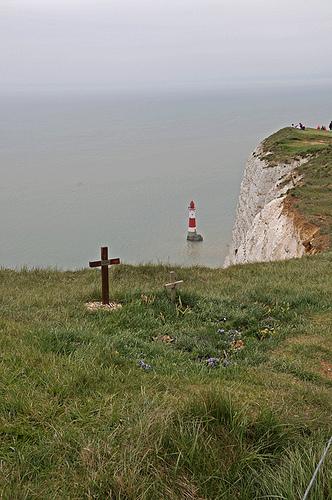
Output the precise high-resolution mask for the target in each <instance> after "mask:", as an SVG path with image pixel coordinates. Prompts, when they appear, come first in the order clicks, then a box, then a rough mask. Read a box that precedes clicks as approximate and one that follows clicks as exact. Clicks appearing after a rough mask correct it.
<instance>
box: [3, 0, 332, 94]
mask: <svg viewBox="0 0 332 500" xmlns="http://www.w3.org/2000/svg"><path fill="white" fill-rule="evenodd" d="M0 2H1V3H0V88H1V89H16V88H18V89H23V88H46V89H50V88H68V89H72V88H80V89H94V88H109V89H119V88H126V89H127V88H128V89H130V88H132V89H137V88H161V87H162V88H178V87H184V88H185V87H198V88H199V87H218V86H222V85H225V84H229V83H230V82H234V81H235V82H236V83H245V82H255V81H264V82H275V81H281V82H283V81H284V82H290V81H293V82H298V81H302V82H307V81H322V80H328V81H330V80H331V81H332V65H331V60H332V40H331V38H332V32H331V31H332V30H331V25H332V1H331V0H316V1H315V2H311V1H309V0H167V1H166V0H0Z"/></svg>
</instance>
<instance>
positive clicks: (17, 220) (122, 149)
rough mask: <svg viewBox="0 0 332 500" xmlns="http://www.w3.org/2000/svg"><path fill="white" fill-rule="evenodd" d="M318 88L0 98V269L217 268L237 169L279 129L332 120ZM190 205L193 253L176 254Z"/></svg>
mask: <svg viewBox="0 0 332 500" xmlns="http://www.w3.org/2000/svg"><path fill="white" fill-rule="evenodd" d="M330 90H331V89H329V88H313V89H297V88H292V89H285V88H284V89H281V90H272V89H271V90H262V89H260V90H257V89H256V90H247V91H243V90H242V91H240V90H237V91H230V90H227V91H226V90H225V91H220V92H209V93H199V92H197V93H194V92H192V93H189V94H188V93H187V94H186V93H184V92H183V93H182V92H179V93H169V94H166V93H164V94H162V93H161V94H157V93H153V94H151V95H148V94H145V95H139V96H133V95H130V96H125V95H107V94H105V93H103V94H99V95H92V94H88V95H72V94H60V93H57V94H41V95H36V94H34V95H28V94H17V95H8V94H6V95H1V96H0V109H1V115H0V169H1V178H0V179H1V180H0V234H1V244H0V266H5V267H12V268H14V267H20V266H22V265H27V266H29V267H30V266H42V267H44V266H52V267H55V266H56V267H59V268H64V269H68V268H78V267H82V266H86V265H87V263H88V261H89V260H91V259H95V258H97V257H98V255H99V247H100V246H101V245H109V246H110V248H111V256H113V257H121V259H122V260H123V261H125V262H128V263H143V262H167V263H176V264H182V265H192V264H200V265H207V266H221V265H222V263H223V260H224V257H225V254H226V252H227V245H228V244H229V242H230V237H231V228H232V224H233V220H234V216H235V208H236V203H237V197H238V192H239V186H240V181H241V177H242V173H243V168H244V165H245V160H246V158H247V156H248V155H249V153H250V152H251V151H252V149H253V148H254V147H255V146H256V144H257V142H258V141H259V140H261V139H262V138H264V137H265V136H267V135H268V134H270V133H271V132H273V131H274V130H277V129H278V128H280V127H282V126H285V125H288V124H290V123H291V122H294V121H296V122H298V121H302V122H304V123H308V124H311V125H313V126H315V125H316V124H317V123H325V124H328V123H329V121H330V120H331V119H332V109H331V108H329V106H328V105H329V103H330V102H331V101H330V96H331V93H330ZM191 199H194V200H195V201H196V203H197V207H198V211H197V217H198V229H199V232H200V233H202V234H203V236H204V242H203V243H191V244H190V243H187V241H186V226H187V206H188V203H189V202H190V200H191Z"/></svg>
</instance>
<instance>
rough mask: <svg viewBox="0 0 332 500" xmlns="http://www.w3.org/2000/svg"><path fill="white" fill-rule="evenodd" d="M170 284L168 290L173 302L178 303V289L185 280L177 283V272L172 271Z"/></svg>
mask: <svg viewBox="0 0 332 500" xmlns="http://www.w3.org/2000/svg"><path fill="white" fill-rule="evenodd" d="M169 274H170V280H171V281H170V283H166V285H165V288H166V290H170V293H171V300H172V302H175V301H176V287H177V286H180V285H181V284H182V283H183V280H179V281H175V272H174V271H171V272H170V273H169Z"/></svg>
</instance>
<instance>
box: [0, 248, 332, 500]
mask: <svg viewBox="0 0 332 500" xmlns="http://www.w3.org/2000/svg"><path fill="white" fill-rule="evenodd" d="M169 271H170V268H169V267H166V266H162V265H159V266H148V265H146V266H137V267H134V266H128V265H122V266H117V267H116V268H114V269H113V270H112V272H111V292H112V299H113V300H115V301H116V302H118V303H121V304H122V308H121V309H118V310H116V311H113V312H109V311H103V310H99V311H94V312H90V311H88V310H87V308H86V306H85V304H86V302H88V301H90V300H94V299H100V271H98V270H80V271H76V272H61V271H56V270H25V269H23V270H21V271H17V272H15V271H11V270H4V269H3V270H1V271H0V318H1V319H0V330H1V336H0V340H1V353H0V354H1V356H0V370H1V371H0V381H1V382H0V383H1V398H0V431H1V441H0V484H1V498H4V499H7V498H8V499H30V498H31V499H33V498H43V499H44V498H45V499H48V498H52V499H54V498H59V499H60V498H61V499H63V498H68V499H69V498H70V499H79V498H90V499H93V498H94V499H104V498H112V499H161V498H167V499H236V498H239V499H256V498H257V499H259V498H265V499H266V498H268V499H272V498H279V499H287V500H289V499H298V498H301V495H303V493H304V491H305V489H306V487H307V485H308V483H309V481H310V478H311V476H312V474H313V471H314V469H315V466H316V464H317V462H318V460H319V458H320V455H321V453H322V451H323V449H324V446H325V444H326V442H327V440H328V438H329V436H330V435H331V427H332V426H331V414H332V411H331V410H332V335H331V334H332V306H331V296H332V253H329V252H328V253H325V254H321V255H318V256H314V257H310V258H309V257H308V258H303V259H295V260H290V261H287V262H274V263H266V264H254V265H245V266H235V267H231V268H228V269H225V270H223V269H208V268H199V267H194V268H177V269H175V271H176V274H177V278H179V279H183V280H184V284H183V286H182V288H181V291H180V294H179V296H178V297H177V302H176V303H175V304H173V303H172V302H171V301H170V300H169V297H168V296H167V293H166V291H165V290H164V288H163V284H164V283H166V282H167V281H168V279H169ZM142 362H144V364H143V363H142ZM331 471H332V454H331V453H330V454H329V455H328V456H327V458H326V461H325V463H324V465H323V467H322V469H321V471H320V473H319V476H318V478H317V481H316V483H315V485H314V488H313V490H312V494H311V496H310V498H311V499H315V500H326V499H327V498H332V472H331Z"/></svg>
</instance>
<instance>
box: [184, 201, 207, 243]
mask: <svg viewBox="0 0 332 500" xmlns="http://www.w3.org/2000/svg"><path fill="white" fill-rule="evenodd" d="M188 210H189V220H188V234H187V240H188V241H203V236H202V235H200V234H197V227H196V207H195V202H194V201H193V200H191V202H190V204H189V207H188Z"/></svg>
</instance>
